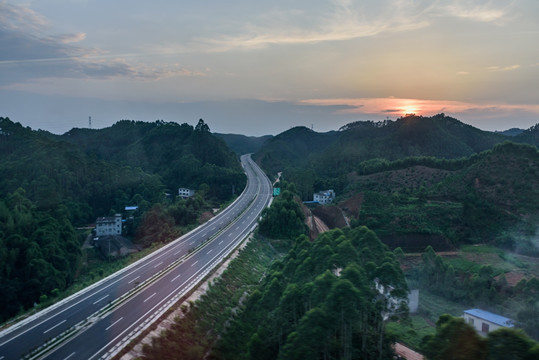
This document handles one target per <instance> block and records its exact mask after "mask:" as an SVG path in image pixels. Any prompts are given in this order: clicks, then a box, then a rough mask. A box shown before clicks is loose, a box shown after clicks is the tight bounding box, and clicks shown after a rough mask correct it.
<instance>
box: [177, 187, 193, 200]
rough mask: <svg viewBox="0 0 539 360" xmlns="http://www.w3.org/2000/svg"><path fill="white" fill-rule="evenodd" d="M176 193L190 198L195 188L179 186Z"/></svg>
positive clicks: (184, 197)
mask: <svg viewBox="0 0 539 360" xmlns="http://www.w3.org/2000/svg"><path fill="white" fill-rule="evenodd" d="M178 195H179V196H180V197H181V198H183V199H187V198H190V197H191V196H193V195H195V190H193V189H188V188H179V189H178Z"/></svg>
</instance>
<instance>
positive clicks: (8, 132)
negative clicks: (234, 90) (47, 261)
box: [0, 118, 245, 224]
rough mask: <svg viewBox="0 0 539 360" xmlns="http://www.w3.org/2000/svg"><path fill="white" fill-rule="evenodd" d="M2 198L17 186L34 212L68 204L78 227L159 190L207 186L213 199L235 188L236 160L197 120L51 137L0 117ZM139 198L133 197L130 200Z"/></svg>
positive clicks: (240, 179)
mask: <svg viewBox="0 0 539 360" xmlns="http://www.w3.org/2000/svg"><path fill="white" fill-rule="evenodd" d="M0 128H1V134H0V154H1V155H2V157H1V159H0V170H1V172H2V174H9V176H3V177H2V178H1V179H0V197H2V198H4V197H6V196H7V194H9V193H13V192H14V191H15V190H16V189H17V188H19V187H22V188H23V189H24V190H25V191H26V194H27V196H28V198H29V199H30V200H31V201H32V202H33V203H35V205H36V206H37V207H38V209H41V210H49V209H54V208H56V207H57V206H59V205H64V206H67V208H68V210H69V214H70V220H71V221H72V222H73V223H74V224H84V223H87V222H91V221H93V220H95V218H96V217H97V216H103V215H106V214H109V213H110V212H111V211H119V210H120V209H123V207H124V206H125V205H140V204H139V203H140V202H141V201H146V203H149V204H152V203H155V202H156V201H157V200H158V199H160V198H161V197H162V196H163V195H164V193H165V191H170V192H175V191H177V190H176V189H177V188H178V187H191V188H195V189H198V188H199V186H200V185H201V184H207V185H208V186H209V188H208V190H207V195H208V196H210V197H214V198H216V199H219V200H226V199H228V198H230V197H231V195H232V189H235V190H238V191H239V190H241V189H242V188H243V186H244V185H245V175H244V174H243V170H242V169H241V166H240V165H239V161H238V159H237V157H236V156H235V155H234V153H232V152H231V151H230V150H229V149H228V148H227V147H226V144H225V143H224V142H223V141H222V140H221V139H218V138H216V137H214V136H213V135H212V134H211V133H210V131H209V127H208V126H207V125H206V124H204V122H203V121H199V123H198V124H197V126H196V127H192V126H190V125H187V124H182V125H178V124H176V123H164V122H160V121H157V122H155V123H145V122H133V121H120V122H118V123H117V124H115V125H113V126H112V127H110V128H105V129H101V130H90V129H73V130H71V131H70V132H68V133H66V134H64V135H62V136H56V135H53V134H50V133H48V132H45V131H41V130H40V131H33V130H31V129H30V128H24V127H23V126H22V125H20V124H19V123H14V122H12V121H11V120H10V119H8V118H0ZM135 195H138V196H135Z"/></svg>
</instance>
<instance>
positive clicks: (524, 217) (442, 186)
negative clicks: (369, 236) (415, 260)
mask: <svg viewBox="0 0 539 360" xmlns="http://www.w3.org/2000/svg"><path fill="white" fill-rule="evenodd" d="M366 163H367V164H365V163H363V164H362V165H363V166H361V164H360V166H359V167H358V168H360V169H362V170H363V174H361V172H354V173H352V174H350V175H349V177H348V185H347V187H346V191H345V193H344V194H343V195H342V198H343V201H342V205H341V206H343V207H344V206H345V205H346V203H347V200H346V199H348V198H353V197H357V194H362V195H361V204H360V205H359V207H360V209H359V210H358V211H359V212H357V213H355V214H352V213H350V214H351V216H352V217H353V218H354V219H355V220H354V223H355V224H357V225H367V226H369V227H370V228H371V229H373V230H375V231H376V232H377V233H378V235H379V236H381V237H382V238H383V239H384V240H386V241H388V242H390V243H391V244H393V245H394V246H401V247H408V248H409V250H413V251H419V250H422V249H424V247H425V246H426V245H429V244H432V245H433V246H435V247H436V246H438V249H440V250H442V249H448V248H451V247H452V246H456V245H457V244H459V243H462V242H489V243H493V244H495V245H499V246H504V247H508V248H511V249H516V248H517V247H518V248H519V249H520V251H522V252H524V253H528V254H536V253H537V252H538V249H537V247H536V246H534V245H533V243H532V242H531V239H532V238H533V236H534V235H535V231H536V224H537V221H538V220H539V219H538V217H537V216H538V212H537V210H538V205H537V204H539V195H538V194H539V152H538V150H537V148H535V147H532V146H530V145H524V144H515V143H511V142H505V143H502V144H499V145H496V146H495V147H494V148H493V149H492V150H487V151H484V152H481V153H479V154H476V155H473V156H471V157H468V158H463V159H458V160H443V159H435V158H407V159H402V160H397V161H393V162H383V161H378V162H376V163H373V162H372V161H369V162H366ZM365 169H367V170H365Z"/></svg>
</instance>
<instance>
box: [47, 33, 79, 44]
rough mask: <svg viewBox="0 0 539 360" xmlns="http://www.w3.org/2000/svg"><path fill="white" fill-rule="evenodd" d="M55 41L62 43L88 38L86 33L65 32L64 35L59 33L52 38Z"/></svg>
mask: <svg viewBox="0 0 539 360" xmlns="http://www.w3.org/2000/svg"><path fill="white" fill-rule="evenodd" d="M50 39H51V40H53V41H58V42H60V43H62V44H70V43H75V42H79V41H82V40H84V39H86V34H85V33H77V34H64V35H57V36H53V37H51V38H50Z"/></svg>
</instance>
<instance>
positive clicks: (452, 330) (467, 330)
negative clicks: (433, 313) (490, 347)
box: [422, 315, 487, 360]
mask: <svg viewBox="0 0 539 360" xmlns="http://www.w3.org/2000/svg"><path fill="white" fill-rule="evenodd" d="M422 348H423V353H424V354H425V356H426V357H427V358H428V359H429V360H445V359H453V360H482V359H486V358H487V343H486V341H485V340H484V339H482V338H481V337H480V336H479V335H478V334H477V332H476V331H475V329H474V328H473V327H472V326H470V325H468V324H466V323H465V322H464V319H462V318H455V317H452V316H451V315H442V316H440V318H439V319H438V321H437V322H436V333H435V334H434V335H427V336H425V338H424V339H423V345H422Z"/></svg>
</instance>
